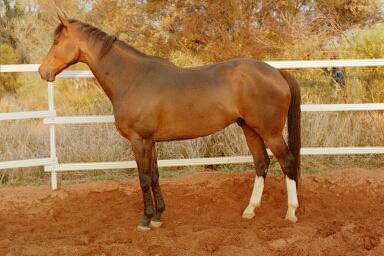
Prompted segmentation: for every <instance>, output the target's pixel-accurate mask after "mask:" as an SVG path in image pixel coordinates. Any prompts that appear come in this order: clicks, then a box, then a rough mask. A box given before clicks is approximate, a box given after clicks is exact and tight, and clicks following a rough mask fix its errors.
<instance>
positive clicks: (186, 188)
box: [0, 170, 384, 256]
mask: <svg viewBox="0 0 384 256" xmlns="http://www.w3.org/2000/svg"><path fill="white" fill-rule="evenodd" d="M161 183H162V189H163V192H164V196H165V200H166V205H167V210H166V212H165V214H164V221H165V223H164V225H163V227H162V228H160V229H157V230H152V231H150V232H140V231H137V230H136V225H137V222H138V221H139V219H140V217H141V213H142V201H141V200H142V197H141V192H140V188H139V183H138V180H137V179H132V180H123V181H97V182H92V183H88V184H76V185H70V186H65V187H63V188H61V189H60V190H58V191H55V192H52V191H51V190H50V188H49V187H48V186H23V187H14V188H3V189H0V255H7V256H10V255H17V256H19V255H39V256H41V255H104V256H107V255H384V170H383V171H366V170H337V171H336V170H335V171H332V172H323V173H321V174H316V175H305V176H303V178H302V184H301V189H300V192H301V199H300V200H301V207H300V210H299V211H298V217H299V222H298V223H296V224H293V223H289V222H287V221H285V220H284V219H283V217H284V215H285V211H286V207H287V203H286V192H285V185H284V179H283V177H282V176H268V178H267V180H266V186H265V192H264V195H263V199H262V206H261V208H259V209H257V211H256V216H255V218H254V219H253V220H243V219H242V218H241V213H242V211H243V209H244V207H245V206H246V205H247V203H248V200H249V196H250V193H251V188H252V184H253V175H251V174H234V173H199V174H195V175H191V176H185V177H179V178H168V179H162V181H161Z"/></svg>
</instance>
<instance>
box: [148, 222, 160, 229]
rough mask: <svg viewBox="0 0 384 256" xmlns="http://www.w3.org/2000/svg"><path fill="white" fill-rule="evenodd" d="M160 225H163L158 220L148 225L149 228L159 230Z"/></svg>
mask: <svg viewBox="0 0 384 256" xmlns="http://www.w3.org/2000/svg"><path fill="white" fill-rule="evenodd" d="M161 225H163V222H162V221H158V220H151V223H150V224H149V226H150V227H151V228H159V227H161Z"/></svg>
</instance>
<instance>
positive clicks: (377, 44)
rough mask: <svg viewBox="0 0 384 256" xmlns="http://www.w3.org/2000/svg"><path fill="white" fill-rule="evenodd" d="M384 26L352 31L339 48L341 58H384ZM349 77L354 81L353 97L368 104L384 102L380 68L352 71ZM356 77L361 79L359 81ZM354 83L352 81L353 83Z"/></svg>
mask: <svg viewBox="0 0 384 256" xmlns="http://www.w3.org/2000/svg"><path fill="white" fill-rule="evenodd" d="M383 31H384V24H376V25H374V26H372V27H370V28H364V29H356V30H354V31H351V36H349V37H347V38H346V39H345V40H344V41H343V42H342V45H341V47H340V48H339V51H340V54H339V55H340V57H341V58H351V59H362V58H368V59H370V58H384V44H383V42H384V33H383ZM348 76H349V77H350V78H351V79H353V82H354V83H353V85H352V87H351V97H355V98H360V99H361V100H362V101H367V102H383V101H384V84H383V81H384V70H383V68H382V67H380V68H364V67H363V68H354V69H350V70H349V72H348ZM356 77H358V78H359V79H358V80H357V79H356ZM351 82H352V81H351Z"/></svg>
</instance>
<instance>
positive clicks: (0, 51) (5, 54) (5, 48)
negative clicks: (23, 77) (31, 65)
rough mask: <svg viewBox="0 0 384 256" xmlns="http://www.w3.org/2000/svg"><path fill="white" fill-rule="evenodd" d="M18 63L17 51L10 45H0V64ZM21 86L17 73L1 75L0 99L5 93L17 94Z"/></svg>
mask: <svg viewBox="0 0 384 256" xmlns="http://www.w3.org/2000/svg"><path fill="white" fill-rule="evenodd" d="M18 61H19V57H18V55H17V53H16V50H15V49H13V48H12V47H11V46H10V45H7V44H0V64H16V63H18ZM20 86H21V84H20V83H19V81H18V74H17V73H9V74H6V73H0V97H2V96H3V94H4V93H5V92H11V93H14V92H16V89H17V88H19V87H20Z"/></svg>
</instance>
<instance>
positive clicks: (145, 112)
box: [39, 15, 301, 231]
mask: <svg viewBox="0 0 384 256" xmlns="http://www.w3.org/2000/svg"><path fill="white" fill-rule="evenodd" d="M59 19H60V24H59V25H58V27H57V28H56V30H55V32H54V42H53V45H52V46H51V48H50V50H49V52H48V55H47V56H46V57H45V59H44V60H43V62H42V64H41V66H40V68H39V73H40V75H41V78H42V79H44V80H46V81H54V80H55V76H56V75H57V74H59V73H60V72H61V71H62V70H64V69H65V68H67V67H68V66H70V65H72V64H74V63H77V62H83V63H86V64H87V65H88V66H89V68H90V69H91V71H92V72H93V74H94V75H95V77H96V79H97V81H98V82H99V83H100V86H101V87H102V88H103V90H104V91H105V93H106V95H107V96H108V98H109V99H110V101H111V102H112V105H113V111H114V116H115V124H116V128H117V130H118V131H119V133H120V134H121V135H122V136H123V137H125V138H126V139H128V140H129V141H130V143H131V146H132V150H133V153H134V157H135V160H136V162H137V166H138V172H139V180H140V186H141V189H142V194H143V201H144V217H143V218H142V220H141V221H140V222H139V225H138V229H139V230H143V231H145V230H150V229H151V227H152V228H153V227H160V226H161V224H162V219H161V214H162V213H163V211H164V210H165V204H164V200H163V196H162V193H161V190H160V185H159V171H158V168H157V156H156V148H155V143H156V142H159V141H171V140H181V139H192V138H196V137H201V136H206V135H209V134H212V133H214V132H217V131H219V130H222V129H224V128H225V127H227V126H228V125H230V124H232V123H235V122H236V123H237V124H238V125H239V126H240V127H241V128H242V130H243V132H244V135H245V138H246V142H247V145H248V147H249V150H250V152H251V154H252V156H253V159H254V166H255V169H256V176H255V181H254V187H253V191H252V195H251V198H250V200H249V204H248V206H247V207H246V209H245V210H244V212H243V215H242V216H243V218H247V219H251V218H253V217H254V215H255V213H254V210H255V208H256V207H258V206H259V205H260V203H261V196H262V192H263V188H264V180H265V177H266V174H267V170H268V166H269V163H270V160H269V157H268V155H267V151H266V145H267V146H268V147H269V148H270V150H271V151H272V153H273V155H274V156H275V157H276V158H277V160H278V162H279V164H280V166H281V168H282V171H283V173H284V174H285V180H286V186H287V195H288V210H287V214H286V219H288V220H290V221H292V222H296V221H297V218H296V215H295V210H296V208H297V207H298V205H299V204H298V199H297V191H296V189H297V181H298V178H299V170H300V147H301V144H300V89H299V86H298V84H297V82H296V80H295V79H294V78H293V77H292V76H291V75H290V74H289V73H288V72H286V71H279V70H277V69H275V68H273V67H271V66H269V65H267V64H266V63H264V62H259V61H256V60H252V59H232V60H228V61H224V62H220V63H217V64H211V65H205V66H200V67H194V68H180V67H178V66H176V65H174V64H172V63H171V62H169V61H167V60H165V59H161V58H158V57H154V56H149V55H146V54H144V53H142V52H140V51H138V50H136V49H135V48H133V47H131V46H129V45H128V44H126V43H124V42H122V41H120V40H118V39H117V38H116V37H115V36H111V35H108V34H107V33H105V32H103V31H101V30H100V29H98V28H96V27H94V26H92V25H89V24H86V23H84V22H81V21H78V20H75V19H69V18H67V17H61V16H60V15H59ZM287 119H288V125H287V126H288V146H287V144H286V143H285V140H284V138H283V129H284V126H285V122H286V120H287Z"/></svg>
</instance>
